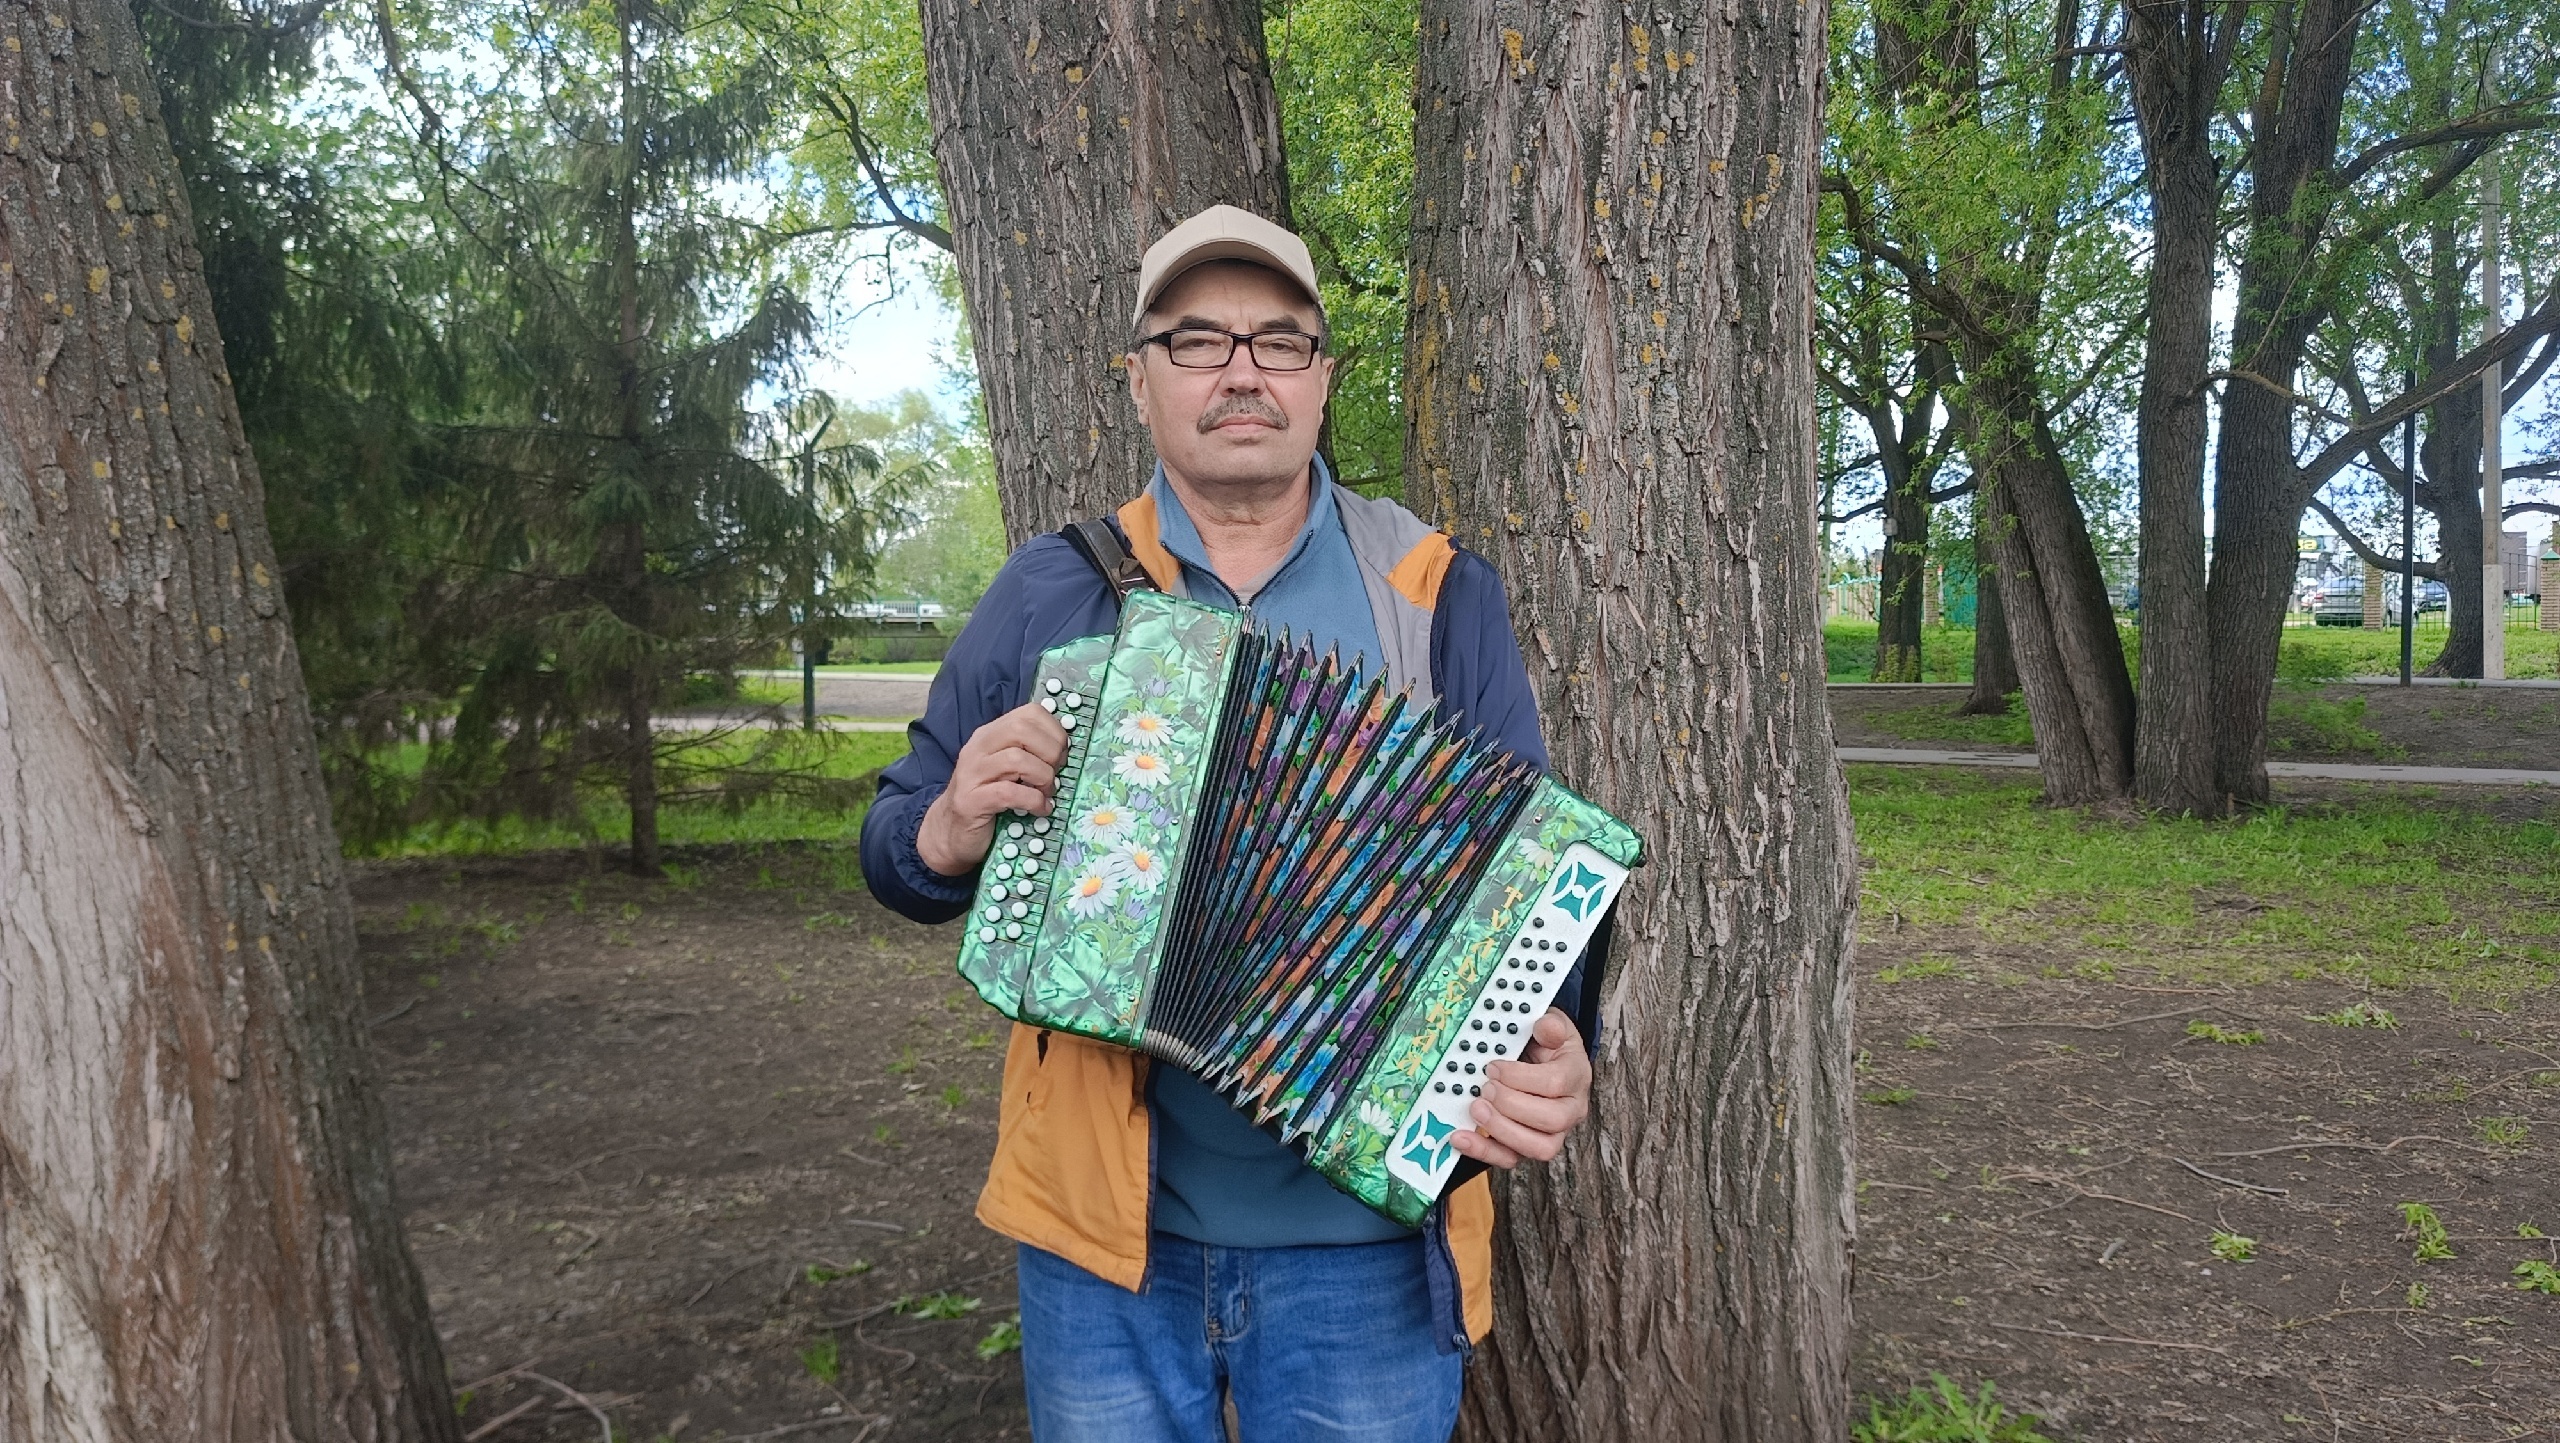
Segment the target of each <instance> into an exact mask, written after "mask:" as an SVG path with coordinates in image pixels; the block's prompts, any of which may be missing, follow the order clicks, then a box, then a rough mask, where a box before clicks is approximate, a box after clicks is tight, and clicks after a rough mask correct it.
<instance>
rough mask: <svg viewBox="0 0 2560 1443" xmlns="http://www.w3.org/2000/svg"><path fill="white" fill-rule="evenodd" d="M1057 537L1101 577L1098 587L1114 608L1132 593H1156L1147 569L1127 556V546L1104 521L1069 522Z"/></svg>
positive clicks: (1115, 529) (1135, 559)
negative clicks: (1107, 592) (1106, 593)
mask: <svg viewBox="0 0 2560 1443" xmlns="http://www.w3.org/2000/svg"><path fill="white" fill-rule="evenodd" d="M1058 534H1059V535H1061V536H1064V537H1065V538H1067V544H1068V545H1070V546H1072V547H1074V548H1075V549H1076V554H1077V555H1079V556H1082V557H1083V558H1084V559H1085V560H1086V561H1088V562H1090V563H1092V565H1093V569H1094V570H1095V571H1097V572H1100V573H1101V574H1102V584H1103V585H1104V586H1107V587H1109V588H1110V589H1111V604H1112V606H1113V607H1114V608H1117V607H1118V606H1119V604H1120V603H1121V602H1124V601H1126V600H1128V599H1129V593H1131V592H1133V591H1153V590H1155V589H1156V583H1155V580H1154V578H1152V577H1150V576H1148V575H1147V568H1145V567H1144V566H1141V565H1139V564H1138V558H1136V557H1134V556H1131V555H1130V554H1129V548H1128V545H1127V544H1126V543H1124V542H1123V541H1122V540H1121V539H1120V532H1119V530H1118V529H1117V528H1116V527H1114V526H1112V525H1111V523H1109V522H1108V521H1102V520H1089V521H1076V522H1070V523H1069V524H1068V525H1067V526H1066V527H1065V528H1064V529H1063V530H1061V531H1060V532H1059V533H1058Z"/></svg>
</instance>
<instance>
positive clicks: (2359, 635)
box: [2284, 608, 2560, 677]
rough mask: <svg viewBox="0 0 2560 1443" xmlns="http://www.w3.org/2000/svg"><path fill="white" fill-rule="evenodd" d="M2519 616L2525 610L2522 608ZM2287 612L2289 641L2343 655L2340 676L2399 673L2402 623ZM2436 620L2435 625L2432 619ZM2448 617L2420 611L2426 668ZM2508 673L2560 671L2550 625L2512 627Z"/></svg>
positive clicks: (2420, 649) (2419, 661)
mask: <svg viewBox="0 0 2560 1443" xmlns="http://www.w3.org/2000/svg"><path fill="white" fill-rule="evenodd" d="M2516 615H2517V616H2518V617H2521V616H2523V615H2524V612H2523V611H2522V609H2521V608H2519V609H2518V610H2517V612H2516ZM2291 620H2292V618H2291V617H2290V616H2288V617H2287V622H2288V625H2287V626H2286V627H2285V633H2284V639H2285V645H2286V646H2287V647H2293V646H2296V645H2300V646H2304V647H2309V648H2313V649H2316V650H2318V651H2319V652H2321V653H2322V654H2324V655H2328V656H2333V657H2335V658H2337V660H2338V663H2339V671H2338V675H2340V676H2398V675H2399V674H2400V629H2399V628H2398V627H2386V628H2384V629H2383V630H2380V631H2366V630H2365V629H2364V628H2362V627H2357V626H2296V625H2292V624H2290V623H2291ZM2431 622H2432V623H2434V624H2433V625H2430V624H2429V623H2431ZM2444 638H2445V630H2444V619H2443V617H2442V616H2441V615H2440V614H2434V613H2425V612H2422V613H2420V614H2419V617H2418V635H2417V637H2416V645H2415V646H2414V647H2413V648H2412V649H2411V655H2412V660H2413V661H2414V663H2415V665H2416V667H2417V669H2418V670H2420V671H2424V670H2426V669H2427V663H2429V662H2431V661H2434V660H2435V659H2436V653H2437V652H2439V651H2442V650H2443V649H2444ZM2507 675H2509V676H2512V677H2530V676H2542V677H2547V676H2554V675H2560V655H2555V646H2554V638H2553V637H2552V635H2551V633H2549V632H2547V631H2534V630H2529V629H2526V628H2524V627H2521V626H2518V625H2513V624H2511V625H2509V626H2508V628H2507Z"/></svg>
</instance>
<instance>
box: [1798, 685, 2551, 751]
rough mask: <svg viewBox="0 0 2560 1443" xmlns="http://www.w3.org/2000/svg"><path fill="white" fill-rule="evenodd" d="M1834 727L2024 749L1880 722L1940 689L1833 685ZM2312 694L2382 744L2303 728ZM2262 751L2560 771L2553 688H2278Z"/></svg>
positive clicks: (1856, 737)
mask: <svg viewBox="0 0 2560 1443" xmlns="http://www.w3.org/2000/svg"><path fill="white" fill-rule="evenodd" d="M1830 695H1831V727H1832V734H1833V736H1834V738H1835V739H1836V740H1837V741H1838V743H1839V744H1840V745H1841V746H1846V747H1939V748H1945V747H1954V748H1960V749H1962V750H1965V751H1990V752H2023V751H2032V750H2034V748H2033V747H2031V746H2027V745H2023V744H2021V745H2003V744H2000V743H1996V742H1983V741H1974V740H1962V741H1950V740H1933V739H1929V738H1927V737H1914V736H1909V735H1905V734H1904V733H1903V732H1902V731H1900V730H1897V729H1895V728H1893V727H1891V726H1889V725H1886V724H1884V722H1885V718H1886V717H1887V716H1888V715H1890V714H1893V713H1922V714H1928V715H1931V716H1944V715H1948V714H1951V713H1952V712H1953V711H1954V709H1955V708H1956V707H1957V706H1958V705H1959V704H1961V703H1962V701H1963V699H1964V693H1963V692H1962V691H1959V690H1955V689H1951V688H1938V687H1925V688H1924V687H1894V686H1883V687H1867V686H1856V685H1850V686H1834V687H1832V688H1831V692H1830ZM2300 699H2310V700H2315V701H2319V702H2326V703H2352V702H2355V701H2359V700H2361V701H2362V702H2363V703H2364V714H2363V717H2362V718H2361V724H2362V726H2363V727H2364V728H2365V729H2366V730H2368V731H2370V732H2371V733H2373V734H2374V736H2376V737H2378V738H2379V742H2380V744H2379V746H2371V745H2367V746H2347V747H2341V746H2337V745H2334V744H2332V743H2334V742H2335V740H2336V735H2335V734H2334V733H2323V732H2321V731H2319V730H2317V729H2314V728H2312V727H2309V726H2306V725H2304V724H2303V723H2302V722H2301V721H2300V720H2299V719H2298V714H2296V715H2288V712H2287V708H2286V706H2285V703H2287V702H2290V701H2295V700H2300ZM2269 740H2270V743H2271V745H2272V748H2273V749H2272V750H2271V751H2270V753H2269V755H2270V756H2272V757H2273V758H2275V759H2276V760H2279V761H2294V762H2323V761H2325V762H2350V763H2354V762H2393V763H2408V764H2411V765H2417V766H2440V767H2528V768H2533V769H2537V770H2551V769H2560V689H2553V688H2540V687H2536V688H2501V687H2448V686H2426V687H2409V688H2406V689H2403V688H2400V687H2396V686H2351V685H2345V684H2332V685H2328V686H2322V687H2312V688H2299V689H2297V688H2284V689H2282V690H2281V691H2280V693H2279V696H2278V706H2277V709H2276V714H2275V716H2274V719H2273V720H2272V721H2271V723H2270V735H2269Z"/></svg>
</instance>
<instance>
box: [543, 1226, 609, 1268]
mask: <svg viewBox="0 0 2560 1443" xmlns="http://www.w3.org/2000/svg"><path fill="white" fill-rule="evenodd" d="M578 1231H580V1232H582V1233H586V1232H587V1230H586V1229H585V1228H580V1229H578ZM603 1241H604V1234H602V1233H587V1240H586V1241H585V1242H583V1243H580V1244H578V1250H577V1251H576V1252H574V1253H571V1254H570V1255H569V1256H567V1257H565V1258H562V1259H561V1260H560V1262H559V1265H558V1266H557V1267H554V1268H553V1269H552V1270H551V1273H552V1276H554V1277H557V1276H559V1275H560V1274H562V1273H565V1272H567V1271H569V1265H570V1264H571V1263H574V1262H576V1261H577V1260H578V1259H580V1258H583V1257H585V1256H586V1255H587V1254H589V1253H591V1252H594V1251H595V1247H596V1244H598V1243H600V1242H603Z"/></svg>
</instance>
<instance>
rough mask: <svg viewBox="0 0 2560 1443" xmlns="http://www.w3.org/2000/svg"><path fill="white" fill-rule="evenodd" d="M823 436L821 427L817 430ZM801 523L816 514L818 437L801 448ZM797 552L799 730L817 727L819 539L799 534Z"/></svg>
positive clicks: (805, 524) (811, 439)
mask: <svg viewBox="0 0 2560 1443" xmlns="http://www.w3.org/2000/svg"><path fill="white" fill-rule="evenodd" d="M819 434H820V435H824V434H825V432H824V431H823V429H822V430H821V431H820V432H819ZM799 460H800V522H801V524H802V525H803V526H808V525H811V524H813V518H815V517H816V515H817V514H818V510H817V508H818V438H817V437H816V436H812V437H810V438H809V444H808V445H807V446H805V447H803V448H801V451H800V457H799ZM801 539H802V542H803V545H802V547H801V551H800V566H801V572H800V577H801V580H800V730H802V731H804V732H813V731H816V730H817V729H818V627H817V618H818V539H817V537H815V536H813V535H809V534H808V533H806V532H804V533H802V537H801Z"/></svg>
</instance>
